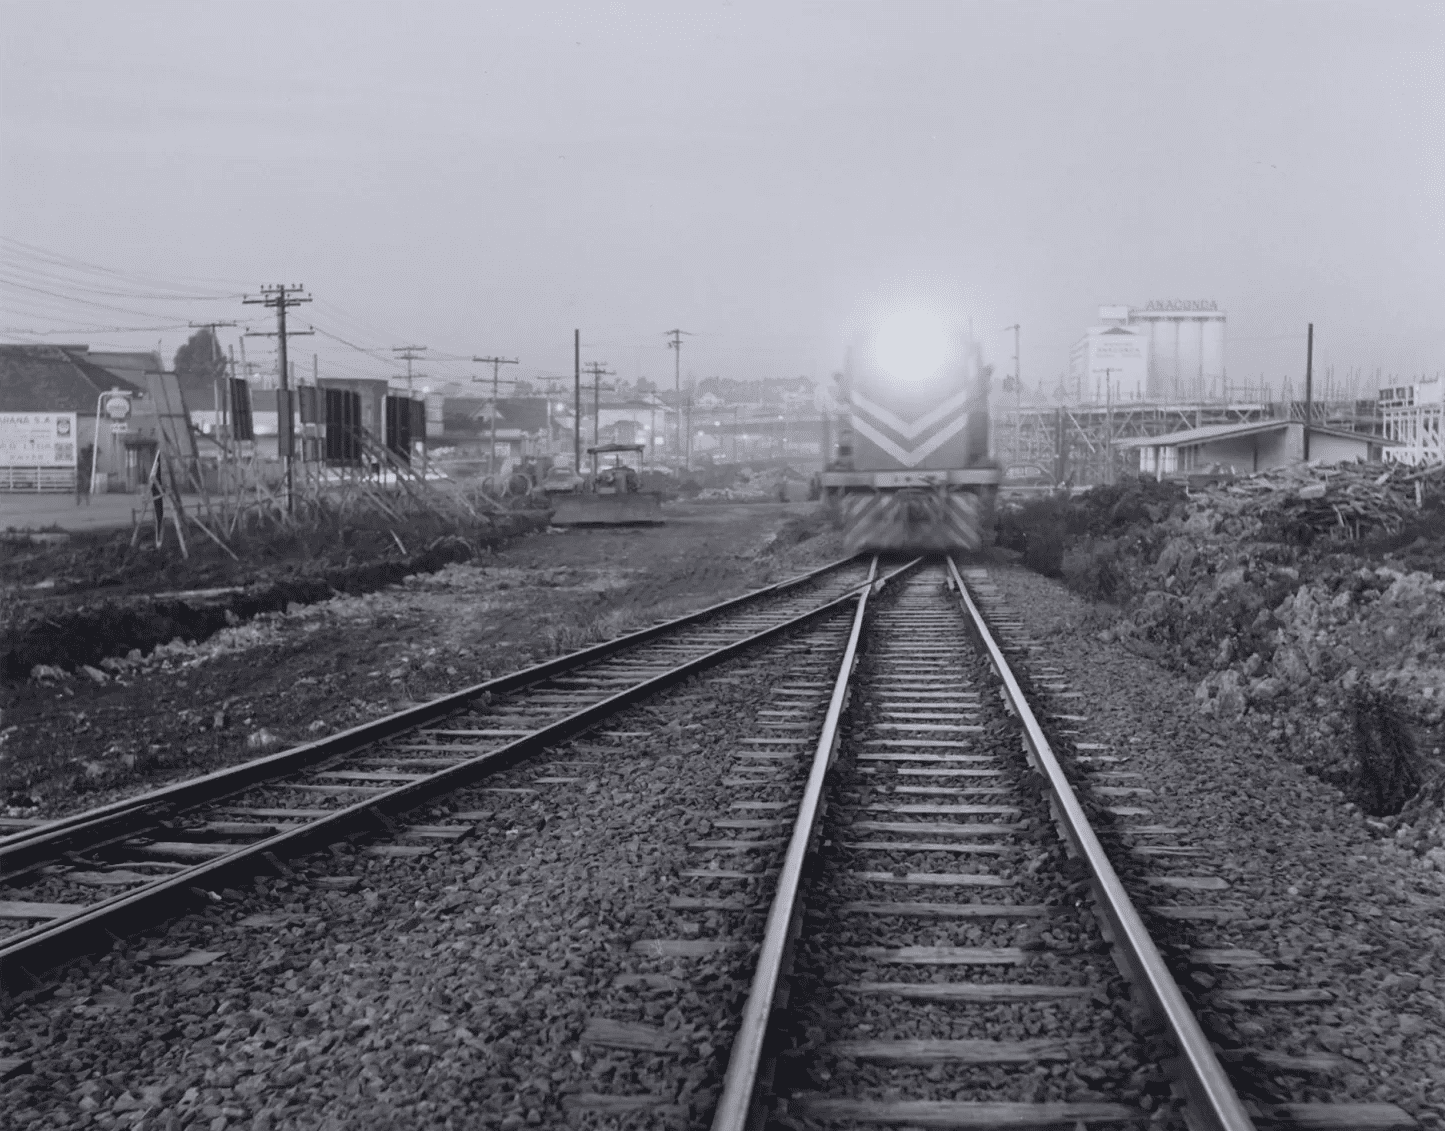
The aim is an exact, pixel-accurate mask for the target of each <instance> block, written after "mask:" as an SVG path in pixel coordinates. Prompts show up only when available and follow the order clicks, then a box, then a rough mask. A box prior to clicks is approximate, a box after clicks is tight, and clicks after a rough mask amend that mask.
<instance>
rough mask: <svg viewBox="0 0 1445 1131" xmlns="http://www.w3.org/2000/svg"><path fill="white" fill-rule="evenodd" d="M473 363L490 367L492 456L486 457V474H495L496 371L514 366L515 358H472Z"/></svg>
mask: <svg viewBox="0 0 1445 1131" xmlns="http://www.w3.org/2000/svg"><path fill="white" fill-rule="evenodd" d="M472 360H473V361H477V362H481V363H482V364H484V365H490V366H491V367H492V454H491V455H490V456H488V457H487V473H488V474H489V475H495V474H496V473H497V371H498V369H500V368H501V367H502V366H503V365H516V364H517V359H516V358H515V357H474V358H472Z"/></svg>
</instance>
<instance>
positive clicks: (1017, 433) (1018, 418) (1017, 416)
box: [1004, 322, 1024, 462]
mask: <svg viewBox="0 0 1445 1131" xmlns="http://www.w3.org/2000/svg"><path fill="white" fill-rule="evenodd" d="M1004 329H1005V330H1012V331H1013V332H1014V450H1013V458H1014V461H1015V462H1019V461H1020V460H1021V459H1022V456H1021V455H1020V454H1019V452H1020V449H1021V448H1022V447H1023V415H1024V397H1023V386H1022V385H1021V384H1020V383H1019V324H1018V323H1017V322H1015V323H1014V324H1013V325H1012V326H1005V327H1004Z"/></svg>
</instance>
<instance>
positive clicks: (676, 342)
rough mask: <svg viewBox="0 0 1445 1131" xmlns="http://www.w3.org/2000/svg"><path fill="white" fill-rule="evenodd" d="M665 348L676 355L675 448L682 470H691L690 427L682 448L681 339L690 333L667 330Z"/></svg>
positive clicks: (674, 383) (674, 362) (674, 384)
mask: <svg viewBox="0 0 1445 1131" xmlns="http://www.w3.org/2000/svg"><path fill="white" fill-rule="evenodd" d="M666 334H667V348H668V349H670V350H673V351H674V352H675V354H676V356H675V357H674V358H673V362H672V388H673V394H674V395H675V396H676V397H677V450H678V451H680V452H682V453H683V457H682V468H683V470H684V471H688V470H691V469H690V466H689V465H690V464H691V463H692V429H691V428H689V429H688V437H687V448H686V450H684V448H683V443H682V339H683V338H688V337H691V336H692V335H691V334H690V333H689V332H688V331H686V330H668V331H666Z"/></svg>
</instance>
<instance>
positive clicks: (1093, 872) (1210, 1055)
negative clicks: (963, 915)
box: [948, 557, 1254, 1131]
mask: <svg viewBox="0 0 1445 1131" xmlns="http://www.w3.org/2000/svg"><path fill="white" fill-rule="evenodd" d="M948 571H949V580H950V581H951V583H952V584H953V586H955V587H956V588H957V591H958V595H959V599H960V601H961V602H962V604H963V607H964V609H965V610H966V611H967V613H968V617H969V623H970V627H971V628H972V630H973V633H974V635H975V636H976V637H977V638H978V640H979V642H980V643H981V644H982V645H983V647H984V650H985V651H986V653H987V655H988V660H989V664H990V665H991V666H992V667H993V670H994V673H995V674H996V675H997V676H998V677H999V679H1000V680H1001V681H1002V682H1003V687H1004V694H1005V696H1006V697H1007V699H1008V703H1009V706H1010V707H1011V708H1012V710H1013V711H1014V713H1015V714H1016V715H1017V716H1018V719H1019V722H1020V723H1021V724H1022V726H1023V731H1024V747H1025V749H1026V750H1027V752H1028V755H1029V760H1030V761H1031V762H1032V763H1033V765H1034V768H1035V769H1037V770H1038V771H1039V773H1040V774H1042V775H1043V776H1044V778H1045V780H1046V781H1047V782H1048V786H1049V792H1050V795H1051V797H1050V799H1051V801H1052V805H1051V808H1052V810H1053V814H1054V820H1055V821H1056V822H1057V823H1058V825H1059V829H1060V831H1061V832H1062V833H1063V835H1064V838H1065V840H1066V841H1067V842H1068V844H1069V846H1070V848H1071V849H1072V850H1073V851H1074V853H1075V854H1076V855H1077V856H1079V857H1080V858H1081V859H1082V860H1083V861H1084V863H1085V865H1086V866H1087V867H1088V869H1089V873H1090V884H1091V886H1092V888H1093V893H1094V900H1093V906H1094V911H1095V913H1096V914H1097V915H1098V917H1099V919H1100V926H1101V927H1102V928H1103V930H1104V934H1105V936H1106V937H1107V938H1108V940H1109V942H1111V943H1112V944H1113V949H1114V953H1115V955H1116V956H1117V957H1118V958H1119V959H1120V960H1121V963H1122V965H1123V966H1125V967H1126V969H1125V971H1124V973H1125V975H1126V976H1127V977H1128V978H1129V980H1130V982H1131V984H1132V985H1133V986H1134V988H1135V989H1136V990H1137V991H1139V992H1140V993H1141V994H1142V995H1143V996H1144V1004H1145V1007H1146V1009H1148V1010H1149V1012H1151V1013H1152V1014H1153V1015H1154V1017H1155V1018H1156V1019H1157V1020H1158V1021H1159V1022H1160V1023H1161V1024H1162V1025H1163V1026H1164V1027H1165V1028H1166V1029H1167V1031H1168V1033H1169V1035H1170V1037H1171V1038H1172V1040H1173V1043H1174V1045H1175V1048H1176V1049H1177V1050H1178V1052H1179V1056H1178V1057H1177V1058H1175V1059H1174V1060H1173V1061H1172V1062H1171V1063H1170V1064H1168V1065H1166V1066H1165V1068H1166V1071H1167V1072H1168V1073H1169V1074H1170V1076H1171V1078H1172V1079H1173V1080H1174V1081H1175V1082H1176V1083H1177V1084H1178V1085H1179V1086H1180V1088H1181V1090H1182V1091H1183V1092H1184V1097H1183V1098H1184V1100H1185V1103H1186V1105H1187V1107H1186V1110H1185V1112H1184V1116H1185V1122H1186V1123H1187V1124H1188V1126H1189V1128H1190V1131H1254V1121H1253V1120H1252V1119H1251V1118H1250V1116H1249V1113H1248V1112H1247V1111H1246V1110H1245V1107H1244V1103H1243V1102H1242V1101H1241V1100H1240V1098H1239V1095H1238V1094H1237V1093H1236V1092H1235V1090H1234V1086H1233V1085H1232V1084H1231V1083H1230V1082H1229V1078H1228V1076H1226V1075H1225V1072H1224V1069H1223V1067H1222V1066H1221V1065H1220V1063H1219V1058H1218V1057H1217V1056H1215V1054H1214V1049H1213V1047H1212V1046H1211V1045H1210V1043H1209V1039H1208V1038H1207V1037H1205V1035H1204V1031H1203V1030H1202V1029H1200V1027H1199V1021H1198V1020H1197V1019H1196V1018H1195V1016H1194V1012H1193V1010H1191V1009H1190V1008H1189V1004H1188V1002H1186V1001H1185V999H1184V995H1183V993H1182V992H1180V989H1179V986H1178V984H1177V983H1176V982H1175V981H1174V976H1173V975H1172V974H1170V973H1169V968H1168V967H1167V966H1165V964H1164V959H1163V958H1162V957H1161V956H1160V954H1159V949H1158V947H1156V946H1155V945H1154V940H1153V938H1151V937H1150V935H1149V931H1148V930H1147V928H1145V926H1144V922H1143V920H1142V919H1140V918H1139V913H1138V912H1137V911H1136V910H1135V909H1134V904H1133V902H1132V901H1131V900H1130V899H1129V894H1128V892H1127V891H1125V890H1124V885H1123V883H1122V882H1121V881H1120V879H1119V876H1118V873H1116V872H1115V871H1114V866H1113V865H1112V864H1110V863H1109V857H1108V855H1107V853H1105V851H1104V847H1103V845H1102V844H1100V843H1099V838H1098V837H1097V836H1096V835H1095V834H1094V830H1093V827H1092V826H1091V825H1090V824H1089V819H1088V817H1087V816H1085V814H1084V810H1083V807H1082V806H1081V805H1080V804H1079V799H1078V798H1077V797H1076V796H1075V795H1074V790H1073V787H1072V786H1070V785H1069V780H1068V778H1067V777H1065V775H1064V771H1063V767H1061V766H1060V765H1059V760H1058V758H1057V757H1056V756H1055V755H1054V751H1053V748H1052V747H1051V746H1050V745H1049V740H1048V738H1047V737H1045V735H1044V732H1043V728H1042V727H1041V726H1039V721H1038V718H1037V717H1036V716H1035V715H1034V712H1033V708H1031V707H1030V706H1029V703H1028V700H1027V698H1026V697H1025V696H1024V693H1023V688H1022V687H1020V686H1019V682H1018V679H1017V678H1016V677H1015V676H1014V673H1013V669H1012V668H1010V667H1009V663H1008V661H1007V660H1006V659H1005V658H1004V654H1003V650H1002V649H1001V648H1000V647H999V646H998V643H997V642H996V641H995V640H994V637H993V633H992V631H991V630H990V629H989V626H988V622H987V620H985V618H984V615H983V613H982V612H981V611H980V609H979V607H978V605H977V604H975V603H974V600H973V595H972V594H971V593H970V592H969V590H968V585H967V584H966V583H965V582H964V580H963V575H962V574H960V573H959V571H958V566H957V565H955V564H954V561H953V558H952V557H949V559H948Z"/></svg>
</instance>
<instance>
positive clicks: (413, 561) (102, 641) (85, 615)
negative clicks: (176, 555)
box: [0, 537, 475, 682]
mask: <svg viewBox="0 0 1445 1131" xmlns="http://www.w3.org/2000/svg"><path fill="white" fill-rule="evenodd" d="M474 552H475V551H474V548H473V546H472V545H471V543H469V542H467V541H466V540H465V539H462V538H457V537H445V538H439V539H437V540H436V541H435V542H433V543H432V544H431V545H430V546H428V547H427V549H425V550H423V551H422V552H420V553H417V554H413V555H410V556H408V557H406V558H398V559H394V560H387V561H372V562H364V563H359V564H355V565H347V566H340V567H333V568H330V569H326V570H321V571H318V572H315V573H309V574H303V575H300V576H296V577H288V578H280V579H268V580H266V581H264V582H261V583H259V584H254V585H247V586H236V587H229V588H223V589H207V590H193V591H189V592H184V593H174V594H160V595H154V596H144V595H136V596H126V597H115V598H109V599H105V600H100V601H96V602H92V603H86V604H82V605H79V606H72V607H69V608H64V609H51V610H47V609H45V608H43V607H38V608H35V609H33V610H31V611H28V612H22V613H20V615H19V616H18V617H17V622H16V623H15V624H14V625H13V626H12V627H11V628H10V629H9V630H7V632H6V634H5V635H6V639H5V641H4V651H3V654H0V680H3V681H5V682H18V681H20V680H25V679H28V678H30V674H31V672H32V670H33V669H34V668H35V667H36V666H37V665H42V664H43V665H48V666H52V667H58V668H63V669H65V670H67V671H74V670H76V669H78V668H80V667H81V666H82V665H85V664H89V665H92V666H96V665H99V663H100V662H101V661H102V660H104V659H105V658H106V657H108V656H114V657H121V656H124V655H126V654H127V653H128V652H130V651H131V650H132V649H137V648H138V649H140V651H141V652H143V653H144V652H149V651H150V650H151V649H152V648H154V647H156V645H158V644H166V643H169V642H170V641H172V640H174V639H176V638H177V637H180V638H181V639H183V640H189V641H196V642H199V641H202V640H205V639H206V638H207V637H209V636H211V635H212V634H213V633H215V632H218V631H220V630H221V629H223V628H225V627H226V626H227V625H234V624H239V623H241V622H242V621H246V620H249V619H251V618H252V617H254V616H256V615H257V614H258V613H266V612H279V611H282V610H284V609H286V608H287V607H288V606H290V605H292V604H299V605H308V604H312V603H314V602H316V601H324V600H327V599H328V598H330V597H332V596H334V595H335V594H337V593H370V592H372V591H373V590H376V589H381V588H384V587H385V586H387V585H393V584H395V583H396V582H398V581H401V580H402V578H404V577H408V576H410V575H412V574H418V573H435V572H436V571H437V570H439V569H441V568H442V567H443V566H446V565H448V564H450V563H452V562H461V561H467V560H468V559H470V558H471V557H472V556H473V554H474Z"/></svg>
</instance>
